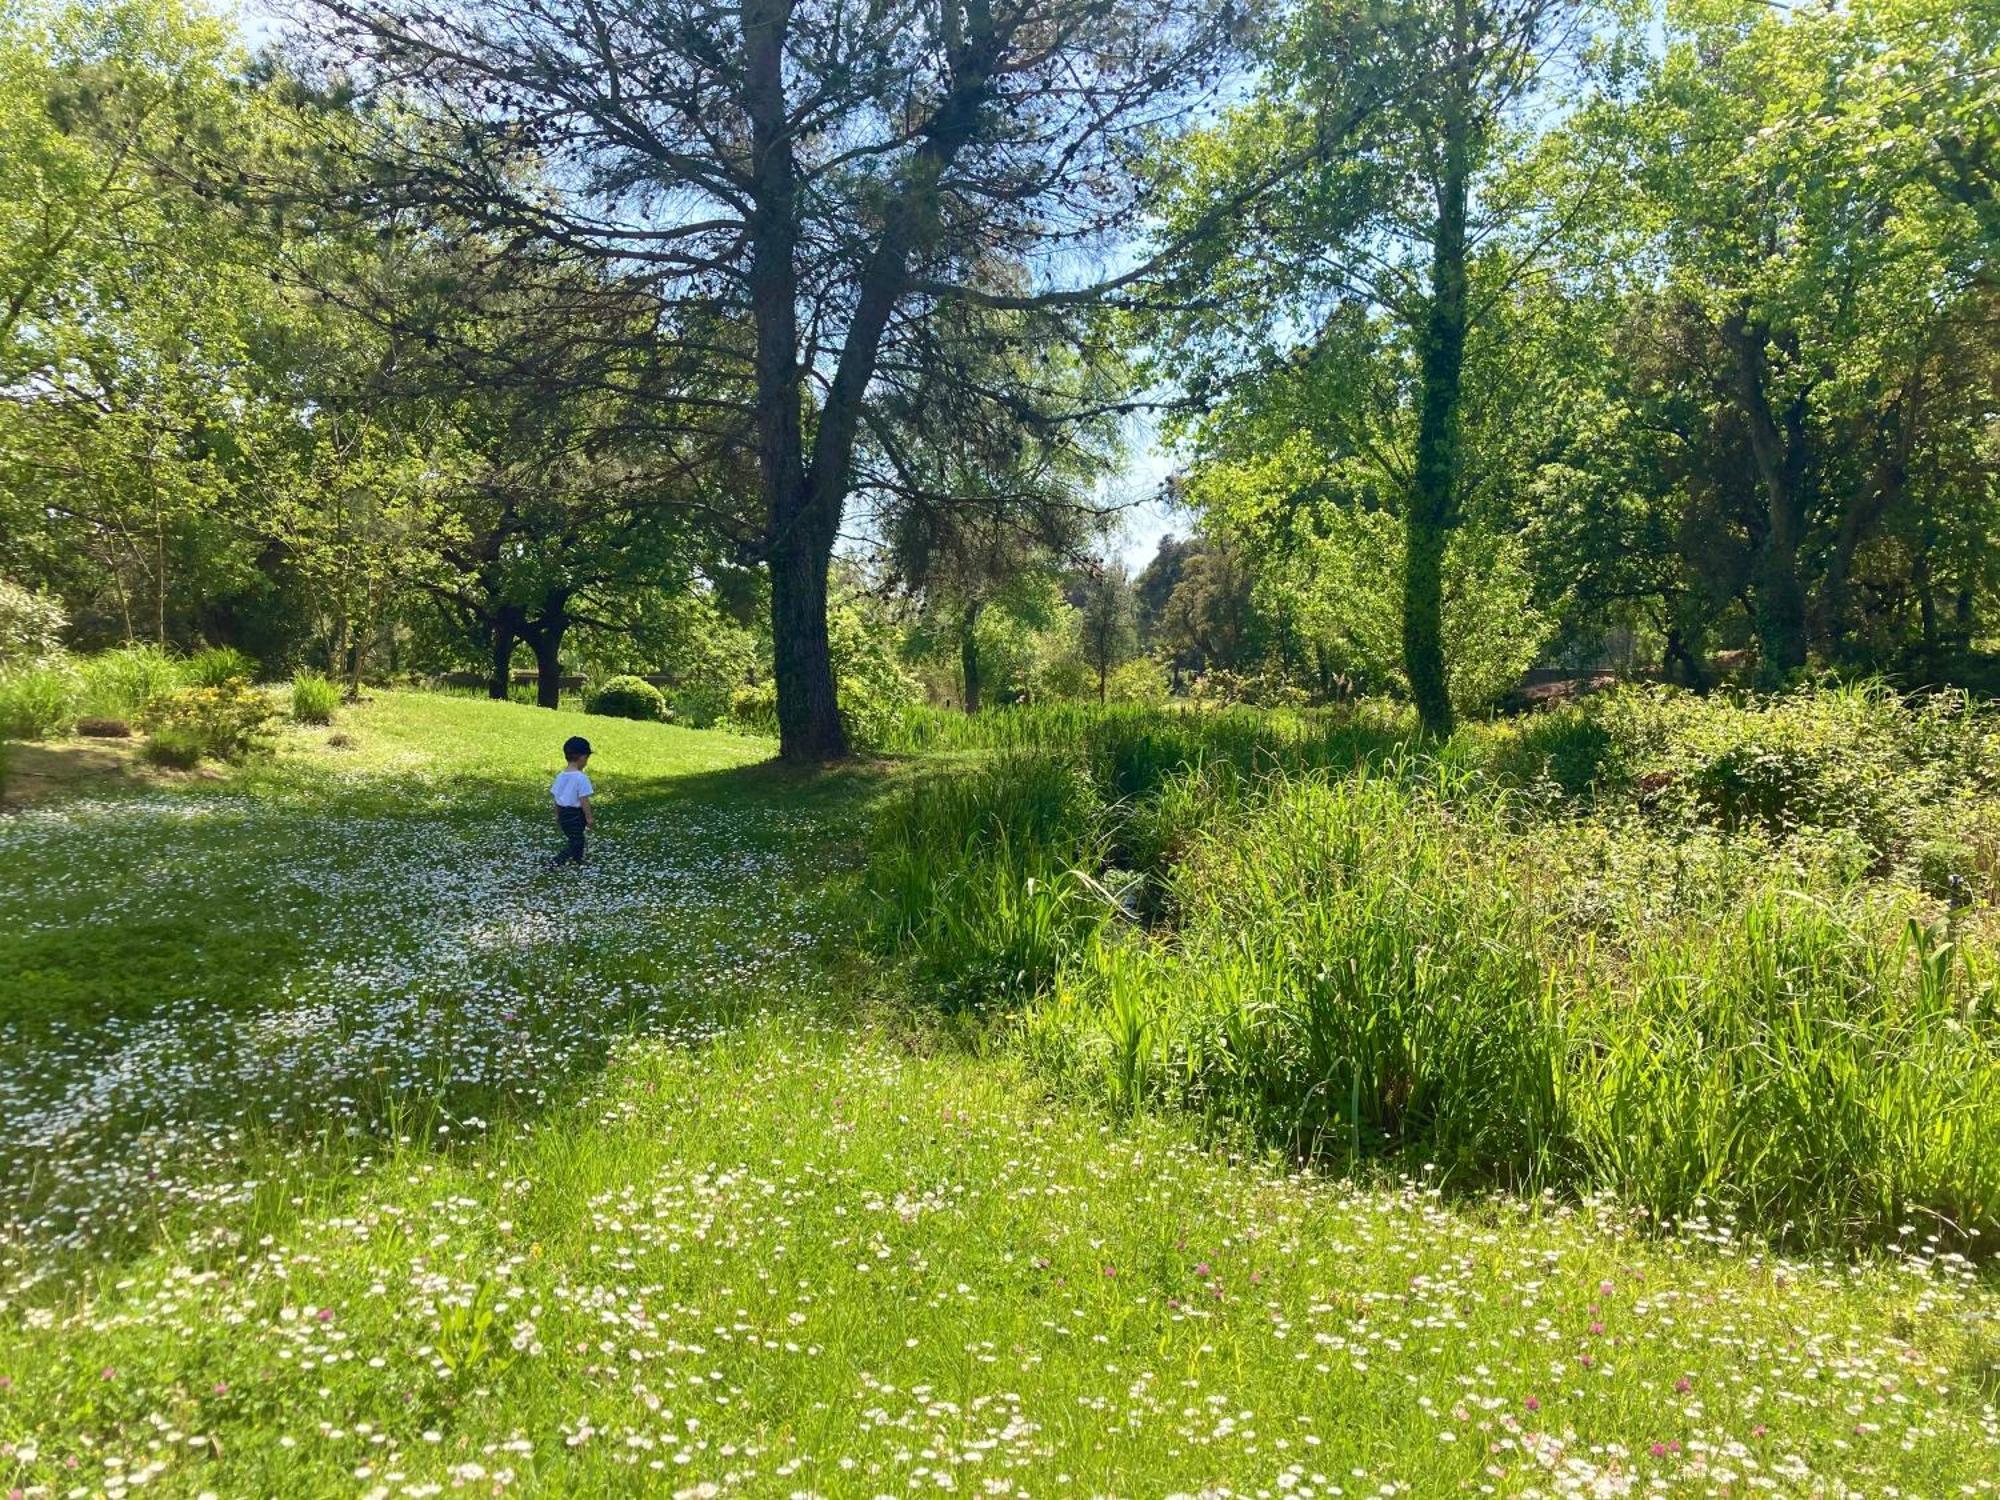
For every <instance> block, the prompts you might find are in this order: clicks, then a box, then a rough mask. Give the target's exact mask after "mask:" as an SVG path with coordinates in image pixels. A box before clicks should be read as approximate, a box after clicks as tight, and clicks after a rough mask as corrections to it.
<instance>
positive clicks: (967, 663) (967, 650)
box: [958, 604, 980, 714]
mask: <svg viewBox="0 0 2000 1500" xmlns="http://www.w3.org/2000/svg"><path fill="white" fill-rule="evenodd" d="M979 610H980V606H979V605H978V604H968V605H967V606H966V607H965V618H964V619H963V620H962V621H961V622H960V624H959V633H958V666H959V671H960V673H961V674H962V675H963V676H964V678H965V711H966V712H967V713H969V714H976V713H978V712H979V686H980V684H979Z"/></svg>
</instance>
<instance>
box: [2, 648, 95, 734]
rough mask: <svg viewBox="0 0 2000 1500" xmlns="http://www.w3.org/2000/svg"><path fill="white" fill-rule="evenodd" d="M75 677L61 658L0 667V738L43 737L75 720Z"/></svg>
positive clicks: (62, 732) (63, 730)
mask: <svg viewBox="0 0 2000 1500" xmlns="http://www.w3.org/2000/svg"><path fill="white" fill-rule="evenodd" d="M76 713H77V677H76V672H75V671H74V669H72V668H71V667H70V665H69V664H68V663H67V662H65V661H61V660H56V661H45V662H39V663H33V664H26V665H20V666H13V667H6V668H0V739H7V740H44V739H52V738H54V737H56V736H57V735H61V734H64V733H67V732H68V730H69V727H70V725H72V724H73V723H75V722H76Z"/></svg>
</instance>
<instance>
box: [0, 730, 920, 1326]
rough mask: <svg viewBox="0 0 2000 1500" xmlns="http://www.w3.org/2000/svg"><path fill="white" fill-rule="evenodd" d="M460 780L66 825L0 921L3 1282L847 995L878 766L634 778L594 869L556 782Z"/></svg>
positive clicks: (124, 1252) (255, 1211)
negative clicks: (682, 1046) (649, 1045)
mask: <svg viewBox="0 0 2000 1500" xmlns="http://www.w3.org/2000/svg"><path fill="white" fill-rule="evenodd" d="M392 779H393V778H392ZM444 779H445V780H446V781H447V782H448V783H449V785H450V787H451V794H450V796H449V798H448V799H447V802H446V804H445V805H443V806H437V807H432V806H429V805H427V804H424V803H414V804H413V803H412V801H411V800H410V799H409V798H407V797H405V798H404V799H403V800H402V801H401V802H400V803H399V802H398V800H397V799H396V797H395V795H394V790H393V788H385V787H383V786H380V785H377V784H376V783H377V782H378V781H379V780H381V778H377V777H374V776H365V777H360V778H355V779H354V780H352V781H348V783H347V784H348V786H349V789H350V791H351V792H352V793H353V795H351V796H349V797H347V798H338V797H332V796H322V795H320V794H319V793H318V792H315V794H314V795H312V796H310V797H308V798H306V799H305V800H304V801H303V802H300V801H293V800H290V799H287V798H284V797H281V796H279V797H274V796H272V795H270V794H269V793H268V792H266V793H264V794H257V793H251V794H249V795H245V796H237V795H218V796H215V797H213V798H204V799H200V800H199V801H198V802H197V803H183V800H182V799H179V798H167V799H155V800H154V801H153V802H146V803H132V804H128V805H123V806H121V805H119V804H106V805H103V806H100V807H96V808H93V809H91V810H90V811H89V813H88V817H87V819H86V821H85V822H84V823H82V824H80V825H79V828H80V829H81V830H83V831H79V829H70V830H67V833H66V835H65V831H64V830H63V828H62V826H61V824H60V822H59V821H58V822H55V823H53V824H51V828H50V832H51V834H52V837H51V839H50V841H49V844H48V846H47V848H46V850H45V851H44V857H45V859H46V860H47V861H48V863H49V865H50V867H51V869H52V870H55V869H58V868H60V870H61V871H62V873H61V874H60V875H59V876H58V877H57V878H52V879H49V880H46V881H41V882H37V881H36V880H34V879H33V878H32V876H30V877H29V878H28V879H27V880H25V881H19V882H15V883H14V888H13V889H12V890H11V891H10V890H9V889H8V883H7V882H4V881H0V914H4V915H9V916H16V917H20V916H24V915H25V916H27V917H28V918H29V920H16V921H13V922H9V923H5V924H4V925H0V975H7V976H9V977H8V978H6V979H0V1183H4V1187H0V1268H4V1277H0V1280H4V1282H6V1283H11V1284H15V1285H17V1286H18V1285H19V1283H20V1282H21V1280H22V1278H23V1277H24V1276H28V1277H30V1278H32V1279H34V1280H37V1281H40V1282H41V1284H42V1285H43V1286H44V1287H45V1288H48V1287H55V1288H59V1287H61V1286H62V1285H63V1284H64V1283H65V1282H66V1281H68V1280H69V1279H70V1273H74V1272H81V1271H82V1270H83V1268H84V1266H85V1264H86V1263H88V1264H90V1265H93V1266H105V1265H107V1264H116V1263H118V1262H119V1261H121V1260H123V1259H125V1258H126V1257H129V1256H131V1255H134V1254H137V1253H142V1252H143V1251H144V1250H145V1249H146V1248H147V1247H148V1246H149V1245H151V1244H154V1243H157V1242H159V1241H161V1240H162V1239H166V1238H171V1239H173V1240H176V1241H178V1242H180V1243H182V1244H189V1243H195V1242H203V1243H206V1242H209V1241H211V1240H213V1241H214V1242H215V1243H216V1244H218V1246H221V1245H225V1244H226V1245H227V1246H230V1247H233V1246H235V1245H237V1244H240V1243H241V1240H240V1238H239V1236H240V1234H241V1233H242V1232H244V1228H245V1226H246V1225H255V1224H257V1223H259V1222H263V1221H264V1220H266V1219H268V1218H269V1217H270V1216H271V1215H272V1214H296V1212H298V1208H297V1202H296V1200H305V1201H310V1202H315V1203H318V1202H321V1201H323V1200H328V1199H329V1196H330V1195H331V1196H334V1197H337V1196H339V1195H341V1194H343V1193H345V1192H347V1191H350V1190H351V1189H350V1187H349V1186H348V1185H349V1184H351V1183H352V1182H353V1181H354V1180H355V1179H356V1174H357V1173H361V1172H363V1171H365V1169H366V1166H367V1164H368V1163H370V1162H372V1161H374V1160H376V1159H378V1158H379V1156H380V1153H381V1151H382V1149H383V1148H384V1147H385V1146H386V1145H390V1144H392V1143H393V1144H408V1145H415V1146H425V1145H428V1146H431V1147H435V1148H437V1149H447V1150H456V1149H460V1148H461V1146H462V1144H463V1143H466V1142H468V1141H477V1140H478V1139H479V1138H480V1137H482V1136H484V1135H485V1134H486V1133H488V1132H489V1131H491V1130H493V1129H495V1128H500V1129H515V1128H519V1127H521V1126H524V1125H528V1124H532V1123H533V1122H534V1121H536V1120H538V1119H539V1118H541V1117H542V1116H544V1115H546V1114H547V1113H548V1112H549V1111H550V1110H552V1109H556V1108H559V1107H562V1106H564V1105H566V1104H567V1103H569V1102H570V1101H572V1100H574V1099H575V1098H576V1096H577V1095H578V1094H579V1093H581V1092H583V1091H586V1090H587V1089H589V1088H590V1087H591V1086H592V1084H593V1083H594V1081H595V1080H596V1079H597V1077H598V1076H599V1074H600V1073H601V1071H602V1069H603V1067H604V1065H605V1062H606V1060H607V1058H609V1057H610V1056H611V1055H612V1052H613V1050H614V1049H615V1047H616V1046H617V1045H618V1044H619V1043H620V1042H622V1041H623V1040H625V1039H626V1038H629V1037H632V1036H634V1035H646V1036H663V1037H668V1038H672V1039H676V1040H680V1041H683V1042H686V1043H688V1044H690V1045H698V1044H700V1043H701V1042H702V1041H703V1040H704V1039H706V1038H708V1037H710V1036H712V1035H714V1034H715V1033H716V1031H717V1030H718V1029H721V1028H725V1027H727V1026H729V1025H730V1024H732V1023H733V1022H734V1021H735V1020H736V1019H737V1018H739V1017H741V1016H743V1015H746V1014H752V1013H756V1012H759V1011H768V1010H772V1009H779V1008H786V1009H791V1008H798V1009H801V1010H804V1011H809V1012H810V1013H812V1014H813V1015H814V1016H815V1017H816V1018H818V1019H822V1020H823V1019H826V1018H828V1017H829V1016H832V1017H833V1018H835V1019H840V1020H845V1019H849V1018H851V1016H852V1015H853V1013H854V1009H855V1006H856V1003H857V1002H856V999H855V997H856V995H857V994H858V993H859V992H860V991H862V990H864V989H865V988H866V984H867V981H866V976H865V971H864V970H863V969H862V967H861V966H860V965H859V964H858V962H857V955H856V953H855V949H854V945H853V942H852V931H851V926H850V923H849V916H850V914H851V912H852V905H851V902H850V901H849V900H848V899H847V896H846V891H845V889H844V888H845V884H846V876H847V873H848V871H849V870H850V869H851V868H852V867H853V865H854V863H855V861H856V844H857V840H858V834H859V832H860V830H861V828H862V826H863V814H864V812H865V809H866V808H867V806H868V804H869V803H870V801H871V800H872V799H873V797H874V796H875V795H876V794H877V793H878V792H879V791H880V789H881V788H882V786H883V785H884V783H885V781H886V780H887V776H886V773H885V768H884V767H882V766H880V765H856V766H849V767H843V768H838V769H835V770H831V771H821V772H801V771H799V770H797V769H795V768H791V767H787V766H783V765H780V764H777V763H774V762H765V763H757V764H750V765H744V766H739V767H733V768H727V769H712V770H703V771H696V772H690V773H684V774H680V775H673V774H655V775H648V776H645V777H640V778H632V779H626V780H621V781H620V782H619V783H618V793H617V795H616V796H615V797H614V798H612V799H611V800H610V801H609V802H608V803H607V804H606V806H605V808H604V810H603V830H602V831H603V834H604V837H602V838H600V839H599V840H598V841H597V846H598V847H597V850H596V859H597V861H598V865H597V867H596V868H591V869H586V870H584V871H580V872H576V871H559V872H554V873H552V874H549V873H543V872H541V871H539V870H538V869H536V868H535V861H536V860H538V859H539V858H540V857H541V855H542V854H544V853H546V852H549V851H551V850H553V848H555V847H557V841H556V838H555V835H554V829H553V826H552V823H551V824H550V826H548V827H546V828H544V826H543V822H542V819H543V818H544V817H545V816H546V813H545V809H546V801H545V798H528V797H525V796H524V793H523V788H522V785H521V783H520V782H519V780H518V779H516V778H509V777H504V776H502V777H477V776H474V777H448V778H444ZM343 780H345V778H343ZM606 780H607V781H609V780H610V778H608V777H607V778H606ZM357 783H358V784H357ZM385 796H386V800H384V798H385ZM536 801H539V802H540V806H539V807H536V806H534V805H533V804H534V802H536ZM176 804H179V806H178V807H177V806H176ZM177 814H178V815H177ZM51 816H53V815H51ZM26 826H27V825H25V824H24V825H19V826H17V827H16V828H14V829H13V830H11V832H12V833H13V834H15V835H17V836H18V835H20V834H21V832H22V831H23V829H24V828H25V827H26ZM0 842H5V841H0ZM13 842H14V844H15V847H14V848H13V849H12V850H6V851H0V852H4V853H8V854H11V855H12V856H13V857H14V858H15V859H16V860H19V859H20V858H22V857H23V850H22V848H21V847H20V845H21V843H22V842H23V840H21V839H20V838H19V837H16V838H15V839H14V840H13ZM58 861H60V865H58ZM31 863H32V859H31ZM176 867H180V868H182V869H184V870H185V871H187V872H188V873H187V875H186V878H185V879H181V880H175V879H173V878H171V877H172V874H173V871H174V870H175V868H176ZM162 876H165V877H167V878H164V879H162V878H161V877H162ZM135 884H136V886H137V888H136V889H134V886H135ZM93 906H95V907H97V908H99V909H96V910H93V909H92V908H93ZM106 907H110V908H114V909H111V910H104V909H102V908H106ZM9 908H13V910H9ZM252 1237H253V1238H254V1235H253V1236H252ZM44 1278H46V1279H44Z"/></svg>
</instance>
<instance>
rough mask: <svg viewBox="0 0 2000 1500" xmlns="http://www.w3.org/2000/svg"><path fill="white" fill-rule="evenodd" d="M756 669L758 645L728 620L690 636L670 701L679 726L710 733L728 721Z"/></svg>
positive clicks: (676, 664) (678, 663)
mask: <svg viewBox="0 0 2000 1500" xmlns="http://www.w3.org/2000/svg"><path fill="white" fill-rule="evenodd" d="M756 666H757V641H756V638H755V637H754V636H753V635H751V633H750V632H749V631H747V630H745V629H743V628H742V627H741V626H739V625H736V624H734V623H733V622H731V621H729V620H726V619H720V618H718V619H716V620H715V622H714V623H713V625H712V626H710V628H708V629H706V630H703V631H700V632H698V633H695V634H692V635H690V636H689V637H688V638H687V639H686V640H685V641H684V642H683V643H682V645H681V649H680V650H679V651H678V652H677V653H676V654H675V657H674V662H673V675H674V682H673V687H672V688H671V689H669V691H668V694H667V701H668V704H669V706H670V707H671V708H672V709H673V716H674V719H675V721H676V722H678V723H681V724H686V725H688V726H689V727H691V728H694V729H707V728H709V727H710V726H711V725H713V724H715V723H717V722H719V721H720V720H722V719H724V718H727V717H728V716H729V713H730V706H731V703H732V701H733V700H734V698H735V695H736V691H737V689H738V688H741V687H743V686H745V685H746V684H747V683H748V682H749V680H750V678H751V676H752V675H753V673H754V672H755V670H756Z"/></svg>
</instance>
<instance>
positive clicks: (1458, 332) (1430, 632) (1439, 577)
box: [1403, 64, 1471, 738]
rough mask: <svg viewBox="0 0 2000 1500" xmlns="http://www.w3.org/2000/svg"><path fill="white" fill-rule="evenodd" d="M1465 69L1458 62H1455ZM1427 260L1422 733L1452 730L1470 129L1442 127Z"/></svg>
mask: <svg viewBox="0 0 2000 1500" xmlns="http://www.w3.org/2000/svg"><path fill="white" fill-rule="evenodd" d="M1459 65H1460V66H1463V64H1459ZM1446 132H1447V134H1446V140H1445V143H1444V161H1443V171H1442V173H1441V175H1440V177H1439V180H1438V217H1437V230H1436V234H1435V237H1434V238H1433V240H1432V242H1431V245H1432V254H1431V297H1430V308H1429V310H1428V314H1427V316H1426V318H1425V320H1424V329H1423V390H1422V395H1421V398H1420V400H1421V405H1420V407H1419V409H1418V415H1417V462H1416V472H1415V475H1414V476H1413V482H1412V484H1411V486H1410V491H1411V493H1410V506H1409V514H1408V516H1407V518H1406V526H1405V529H1406V532H1407V541H1406V544H1405V553H1404V560H1403V670H1404V672H1405V673H1406V674H1408V676H1409V679H1410V697H1411V698H1412V699H1413V700H1414V701H1415V703H1416V706H1417V716H1418V718H1420V719H1421V720H1422V721H1423V726H1424V730H1425V732H1426V733H1427V734H1432V735H1436V736H1439V737H1440V738H1441V737H1443V736H1445V735H1448V734H1450V733H1451V730H1452V713H1451V689H1450V682H1449V679H1448V677H1447V672H1446V664H1445V655H1444V553H1445V547H1446V545H1447V543H1448V542H1449V541H1450V537H1451V528H1452V527H1453V526H1454V525H1455V524H1457V520H1458V515H1457V511H1458V458H1459V453H1458V450H1459V427H1460V411H1459V408H1460V405H1461V399H1460V398H1461V383H1462V380H1463V376H1464V370H1465V332H1466V321H1467V295H1466V277H1465V211H1466V196H1467V191H1468V187H1469V181H1470V177H1471V167H1470V154H1471V142H1470V141H1469V140H1468V139H1467V135H1468V132H1469V126H1468V125H1467V124H1466V123H1465V122H1464V119H1463V116H1462V114H1461V115H1460V117H1459V118H1455V119H1451V120H1448V121H1447V125H1446Z"/></svg>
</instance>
